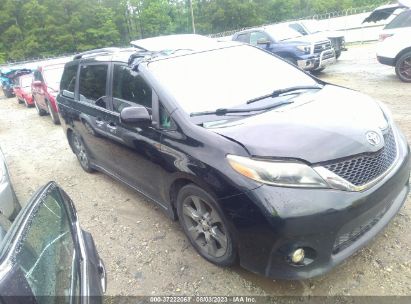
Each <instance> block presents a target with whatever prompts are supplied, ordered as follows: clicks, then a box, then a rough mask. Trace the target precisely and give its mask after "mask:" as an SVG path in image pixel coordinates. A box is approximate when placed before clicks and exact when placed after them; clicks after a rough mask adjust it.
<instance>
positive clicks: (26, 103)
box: [24, 98, 31, 108]
mask: <svg viewBox="0 0 411 304" xmlns="http://www.w3.org/2000/svg"><path fill="white" fill-rule="evenodd" d="M24 105H25V106H26V108H31V105H29V104H28V102H27V100H26V98H24Z"/></svg>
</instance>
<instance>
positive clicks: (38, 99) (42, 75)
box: [31, 64, 64, 125]
mask: <svg viewBox="0 0 411 304" xmlns="http://www.w3.org/2000/svg"><path fill="white" fill-rule="evenodd" d="M63 70H64V64H51V65H45V66H41V67H38V68H37V70H35V71H34V76H33V82H32V84H31V93H32V96H33V100H34V105H35V106H36V109H37V113H38V114H39V115H40V116H43V115H46V114H50V117H51V119H52V120H53V123H54V124H56V125H57V124H60V119H59V116H58V108H57V103H56V96H57V94H58V92H59V88H60V80H61V75H62V74H63Z"/></svg>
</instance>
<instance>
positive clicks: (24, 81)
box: [20, 76, 32, 88]
mask: <svg viewBox="0 0 411 304" xmlns="http://www.w3.org/2000/svg"><path fill="white" fill-rule="evenodd" d="M31 80H32V78H31V76H26V77H21V79H20V86H21V87H22V88H28V87H30V86H31Z"/></svg>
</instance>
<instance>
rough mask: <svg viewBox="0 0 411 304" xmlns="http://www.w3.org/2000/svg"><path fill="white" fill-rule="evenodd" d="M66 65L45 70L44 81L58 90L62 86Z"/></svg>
mask: <svg viewBox="0 0 411 304" xmlns="http://www.w3.org/2000/svg"><path fill="white" fill-rule="evenodd" d="M63 71H64V66H59V67H53V68H49V69H47V70H44V71H43V77H44V81H45V82H46V83H47V86H49V87H51V88H52V89H55V90H58V88H59V87H60V80H61V76H62V75H63Z"/></svg>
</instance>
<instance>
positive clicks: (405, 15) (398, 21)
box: [385, 9, 411, 30]
mask: <svg viewBox="0 0 411 304" xmlns="http://www.w3.org/2000/svg"><path fill="white" fill-rule="evenodd" d="M401 27H411V9H410V10H408V11H405V12H402V13H401V14H399V15H398V16H397V17H395V18H394V19H393V20H392V21H391V22H390V23H388V24H387V26H386V27H385V29H387V30H389V29H396V28H401Z"/></svg>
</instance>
